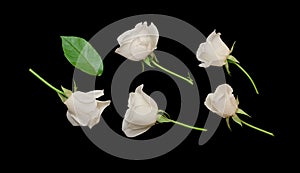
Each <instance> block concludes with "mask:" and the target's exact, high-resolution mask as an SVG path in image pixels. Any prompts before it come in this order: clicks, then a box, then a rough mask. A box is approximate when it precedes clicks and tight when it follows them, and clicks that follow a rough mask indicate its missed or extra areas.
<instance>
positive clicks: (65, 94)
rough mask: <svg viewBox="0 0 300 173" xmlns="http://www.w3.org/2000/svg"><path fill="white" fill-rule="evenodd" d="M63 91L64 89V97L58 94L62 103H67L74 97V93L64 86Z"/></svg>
mask: <svg viewBox="0 0 300 173" xmlns="http://www.w3.org/2000/svg"><path fill="white" fill-rule="evenodd" d="M61 89H62V91H63V93H64V95H62V94H60V93H57V94H58V96H59V98H60V99H61V101H62V102H65V101H66V100H67V99H68V98H69V97H70V96H71V95H72V91H71V90H68V89H66V88H64V87H63V86H61Z"/></svg>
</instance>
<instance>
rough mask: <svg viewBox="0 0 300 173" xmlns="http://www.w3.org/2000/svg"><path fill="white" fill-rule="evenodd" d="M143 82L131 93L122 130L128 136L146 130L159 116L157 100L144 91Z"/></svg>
mask: <svg viewBox="0 0 300 173" xmlns="http://www.w3.org/2000/svg"><path fill="white" fill-rule="evenodd" d="M143 86H144V85H143V84H142V85H140V86H138V87H137V88H136V89H135V92H134V93H133V92H132V93H130V94H129V99H128V109H127V111H126V114H125V116H124V119H123V123H122V130H123V132H124V133H125V135H126V136H127V137H135V136H138V135H140V134H142V133H144V132H146V131H147V130H148V129H150V127H152V126H153V125H154V124H155V122H156V120H157V118H158V115H157V113H158V106H157V104H156V102H155V101H154V100H153V99H152V98H151V97H150V96H148V95H147V94H145V93H144V92H143Z"/></svg>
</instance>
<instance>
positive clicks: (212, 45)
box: [196, 30, 258, 94]
mask: <svg viewBox="0 0 300 173" xmlns="http://www.w3.org/2000/svg"><path fill="white" fill-rule="evenodd" d="M234 44H235V42H234ZM234 44H233V45H232V47H231V49H230V50H229V48H228V47H227V45H226V44H225V43H224V42H223V41H222V39H221V33H216V31H215V30H214V31H213V32H212V33H211V34H210V35H209V36H208V37H207V39H206V42H204V43H201V44H200V45H199V48H198V49H197V52H196V57H197V59H198V60H199V61H201V62H202V63H201V64H200V65H199V66H200V67H204V68H207V67H209V66H218V67H221V66H223V65H225V68H226V71H227V73H228V74H229V75H230V70H229V65H228V64H229V63H231V64H234V65H236V66H237V67H238V68H239V69H240V70H242V72H243V73H244V74H245V75H246V76H247V77H248V79H249V80H250V81H251V83H252V85H253V87H254V89H255V92H256V93H257V94H258V90H257V87H256V85H255V83H254V81H253V79H252V78H251V77H250V75H249V74H248V73H247V72H246V70H245V69H244V68H242V67H241V66H240V65H239V61H238V60H237V59H236V58H235V57H234V56H232V55H231V53H232V51H233V48H234Z"/></svg>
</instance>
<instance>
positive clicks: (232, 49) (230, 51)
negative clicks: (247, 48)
mask: <svg viewBox="0 0 300 173" xmlns="http://www.w3.org/2000/svg"><path fill="white" fill-rule="evenodd" d="M235 42H236V41H234V42H233V44H232V46H231V49H230V53H231V52H232V51H233V48H234V45H235Z"/></svg>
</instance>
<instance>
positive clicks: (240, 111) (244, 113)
mask: <svg viewBox="0 0 300 173" xmlns="http://www.w3.org/2000/svg"><path fill="white" fill-rule="evenodd" d="M235 113H238V114H242V115H246V116H248V117H250V118H251V116H250V115H249V114H247V113H246V112H245V111H243V110H242V109H240V108H238V109H237V110H236V112H235Z"/></svg>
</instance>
